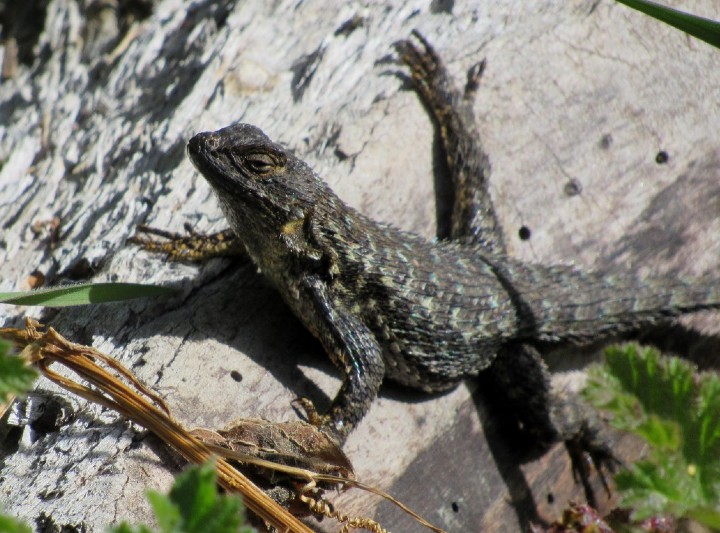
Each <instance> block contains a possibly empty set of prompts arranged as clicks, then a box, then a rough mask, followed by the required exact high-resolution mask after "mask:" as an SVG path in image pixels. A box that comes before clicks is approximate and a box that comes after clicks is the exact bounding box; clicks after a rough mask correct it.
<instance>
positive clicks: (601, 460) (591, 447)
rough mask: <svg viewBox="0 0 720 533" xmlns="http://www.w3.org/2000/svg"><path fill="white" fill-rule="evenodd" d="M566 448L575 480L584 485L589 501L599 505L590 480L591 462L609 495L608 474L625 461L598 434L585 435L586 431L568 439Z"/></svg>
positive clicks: (621, 465) (592, 504)
mask: <svg viewBox="0 0 720 533" xmlns="http://www.w3.org/2000/svg"><path fill="white" fill-rule="evenodd" d="M565 448H566V449H567V452H568V455H569V456H570V462H571V464H572V471H573V478H574V479H575V482H579V483H580V484H581V485H582V486H583V490H584V492H585V498H586V499H587V502H588V503H589V504H590V505H591V506H593V507H597V501H596V498H595V491H594V489H593V487H592V484H591V482H590V479H591V477H592V472H591V463H592V468H594V469H595V471H596V472H597V475H598V478H599V479H600V482H601V483H602V486H603V489H605V493H606V494H607V496H608V497H609V496H610V495H611V491H610V486H609V484H608V480H607V474H614V473H615V472H616V470H617V468H618V467H624V466H625V465H624V463H623V462H622V461H621V460H620V459H619V458H618V457H617V456H616V455H615V454H614V453H613V452H612V450H611V449H610V447H609V446H608V445H607V443H605V442H602V441H601V440H600V439H598V438H597V436H593V435H585V434H584V432H583V433H579V434H578V435H576V436H575V437H573V438H572V439H570V440H566V441H565Z"/></svg>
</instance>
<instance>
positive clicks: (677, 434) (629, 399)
mask: <svg viewBox="0 0 720 533" xmlns="http://www.w3.org/2000/svg"><path fill="white" fill-rule="evenodd" d="M606 360H607V364H606V365H605V368H604V369H591V372H590V379H589V381H588V389H589V390H588V391H587V393H586V394H585V397H586V399H588V401H591V402H593V405H596V406H597V407H600V408H602V409H603V410H605V411H606V412H608V413H609V414H611V423H612V425H613V426H615V427H620V428H623V429H629V430H631V431H633V432H634V433H636V434H638V435H640V436H642V437H643V438H644V439H645V440H646V442H648V443H649V444H650V446H651V454H650V456H649V460H648V461H643V462H638V463H635V464H634V465H632V467H631V468H630V470H628V471H624V472H621V473H620V474H618V476H617V477H616V482H617V488H618V491H619V493H620V494H621V497H622V502H623V505H625V506H628V507H631V508H633V509H634V518H638V519H642V518H646V517H649V516H653V515H656V514H659V513H660V514H671V515H674V516H676V517H678V518H682V517H692V518H693V519H695V520H697V521H699V522H700V523H703V524H705V525H707V526H709V527H716V525H715V524H716V522H715V519H716V512H720V503H719V502H720V416H718V413H720V378H718V376H717V375H715V374H706V375H696V374H695V371H694V368H693V367H692V366H691V365H689V364H688V363H686V362H685V361H681V360H680V359H677V358H661V357H660V355H659V353H657V351H655V350H643V351H641V352H639V351H638V350H637V349H636V348H635V346H634V345H629V346H625V347H622V348H612V349H609V350H607V352H606ZM603 389H604V390H603ZM633 419H634V420H633Z"/></svg>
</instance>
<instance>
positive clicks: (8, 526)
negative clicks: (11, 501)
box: [0, 513, 32, 533]
mask: <svg viewBox="0 0 720 533" xmlns="http://www.w3.org/2000/svg"><path fill="white" fill-rule="evenodd" d="M31 531H32V530H31V529H30V528H29V527H28V526H26V525H25V524H23V523H22V522H20V521H19V520H16V519H15V518H12V517H10V516H7V515H4V514H2V513H0V533H31Z"/></svg>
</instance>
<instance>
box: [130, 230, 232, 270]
mask: <svg viewBox="0 0 720 533" xmlns="http://www.w3.org/2000/svg"><path fill="white" fill-rule="evenodd" d="M185 231H186V232H187V235H182V234H180V233H173V232H170V231H165V230H161V229H158V228H152V227H150V226H144V225H139V226H138V227H137V233H136V234H135V235H133V236H132V237H130V238H129V239H128V240H127V242H128V243H130V244H137V245H138V246H140V247H142V248H143V249H145V250H147V251H148V252H153V253H164V254H166V255H167V257H168V259H170V260H171V261H184V262H191V263H195V262H200V261H204V260H206V259H209V258H211V257H220V256H232V255H240V254H242V253H244V249H243V248H242V245H241V244H240V242H239V241H238V239H237V237H235V234H234V233H233V232H232V231H230V230H224V231H220V232H217V233H213V234H211V235H204V234H202V233H198V232H196V231H195V230H194V229H192V228H191V227H190V226H189V225H188V224H186V225H185ZM148 235H151V236H153V237H159V239H155V238H152V237H148Z"/></svg>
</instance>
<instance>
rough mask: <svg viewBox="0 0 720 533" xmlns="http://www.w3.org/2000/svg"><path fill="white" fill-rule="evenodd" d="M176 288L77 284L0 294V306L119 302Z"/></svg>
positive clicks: (122, 284)
mask: <svg viewBox="0 0 720 533" xmlns="http://www.w3.org/2000/svg"><path fill="white" fill-rule="evenodd" d="M176 292H177V291H176V290H175V289H171V288H168V287H160V286H159V285H143V284H141V283H80V284H77V285H67V286H64V287H53V288H50V289H38V290H34V291H24V292H3V293H0V303H4V304H13V305H43V306H45V307H69V306H73V305H88V304H97V303H106V302H119V301H122V300H132V299H136V298H148V297H152V296H169V295H171V294H174V293H176Z"/></svg>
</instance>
